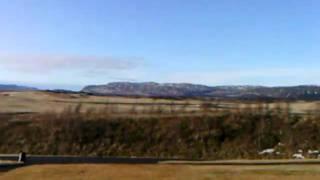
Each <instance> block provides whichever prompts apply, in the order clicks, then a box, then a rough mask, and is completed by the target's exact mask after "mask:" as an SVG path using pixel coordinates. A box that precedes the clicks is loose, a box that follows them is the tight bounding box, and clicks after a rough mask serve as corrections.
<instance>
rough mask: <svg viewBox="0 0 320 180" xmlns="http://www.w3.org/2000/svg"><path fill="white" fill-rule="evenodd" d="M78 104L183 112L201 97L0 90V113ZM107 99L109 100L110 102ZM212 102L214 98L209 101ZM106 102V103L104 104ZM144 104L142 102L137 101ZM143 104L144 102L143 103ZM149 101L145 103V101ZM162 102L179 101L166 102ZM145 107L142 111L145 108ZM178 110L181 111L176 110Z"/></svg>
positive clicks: (300, 107)
mask: <svg viewBox="0 0 320 180" xmlns="http://www.w3.org/2000/svg"><path fill="white" fill-rule="evenodd" d="M79 103H81V104H82V111H87V110H89V109H96V110H104V109H105V108H113V109H116V110H117V111H118V112H120V113H126V112H127V113H129V112H131V111H132V108H133V106H135V107H134V109H135V111H137V112H142V114H147V113H146V112H148V111H150V108H158V107H154V106H153V107H152V105H156V104H164V105H162V106H161V108H162V109H163V110H165V111H170V110H171V109H172V108H174V109H175V111H179V108H181V107H182V106H181V105H183V104H189V105H190V106H187V108H185V109H184V111H186V112H190V111H198V110H199V107H200V105H201V104H202V101H200V100H192V99H188V100H169V99H156V100H155V99H152V98H129V97H108V96H87V95H80V94H57V93H49V92H0V113H19V112H35V113H43V112H48V111H54V112H61V111H63V110H65V109H66V108H68V107H75V106H77V105H78V104H79ZM110 103H111V104H110ZM213 103H214V104H215V102H213ZM108 104H109V105H108ZM141 104H145V105H141ZM146 104H147V105H146ZM148 104H149V105H148ZM166 104H180V106H177V105H173V106H171V105H166ZM219 104H220V106H222V107H223V108H227V109H237V108H247V107H248V106H249V105H250V106H251V107H252V108H255V107H257V103H248V102H246V103H245V102H241V101H219ZM319 104H320V102H318V101H314V102H305V101H296V102H292V103H291V105H290V108H291V110H292V112H294V113H305V112H312V111H316V110H317V109H318V107H319ZM279 106H280V107H286V104H285V103H270V104H269V107H270V108H271V109H272V108H277V107H279ZM180 110H181V109H180ZM145 111H146V112H145ZM180 113H181V111H180Z"/></svg>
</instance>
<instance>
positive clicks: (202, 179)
mask: <svg viewBox="0 0 320 180" xmlns="http://www.w3.org/2000/svg"><path fill="white" fill-rule="evenodd" d="M319 178H320V167H319V166H318V165H304V166H297V165H285V166H190V165H37V166H27V167H23V168H19V169H15V170H12V171H9V172H6V173H2V174H0V179H4V180H11V179H19V180H38V179H48V180H64V179H66V180H67V179H68V180H69V179H74V180H82V179H92V180H99V179H108V180H118V179H124V180H126V179H127V180H129V179H130V180H131V179H139V180H149V179H152V180H162V179H163V180H164V179H165V180H174V179H178V180H206V179H218V180H219V179H222V180H226V179H228V180H257V179H258V180H276V179H282V180H307V179H308V180H309V179H319Z"/></svg>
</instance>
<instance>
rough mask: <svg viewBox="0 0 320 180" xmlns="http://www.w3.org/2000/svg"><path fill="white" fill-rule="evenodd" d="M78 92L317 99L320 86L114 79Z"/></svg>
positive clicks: (151, 95)
mask: <svg viewBox="0 0 320 180" xmlns="http://www.w3.org/2000/svg"><path fill="white" fill-rule="evenodd" d="M81 92H84V93H89V94H96V95H117V96H148V97H212V98H236V99H303V100H318V99H320V86H292V87H264V86H213V87H209V86H204V85H196V84H187V83H181V84H179V83H164V84H160V83H154V82H147V83H129V82H117V83H109V84H106V85H95V86H87V87H85V88H84V89H83V90H82V91H81Z"/></svg>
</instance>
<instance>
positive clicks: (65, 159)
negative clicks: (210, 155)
mask: <svg viewBox="0 0 320 180" xmlns="http://www.w3.org/2000/svg"><path fill="white" fill-rule="evenodd" d="M0 160H9V161H16V162H17V161H18V155H17V154H0ZM36 164H172V165H308V164H319V165H320V160H318V159H308V160H228V161H190V160H183V159H160V158H127V157H108V158H103V157H81V156H41V155H27V161H26V163H25V164H24V165H36ZM21 165H22V164H19V163H18V164H17V163H15V164H12V163H9V164H8V163H7V164H0V168H1V167H7V166H21Z"/></svg>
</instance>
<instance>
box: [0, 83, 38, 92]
mask: <svg viewBox="0 0 320 180" xmlns="http://www.w3.org/2000/svg"><path fill="white" fill-rule="evenodd" d="M33 90H37V88H33V87H27V86H18V85H14V84H0V91H33Z"/></svg>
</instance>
